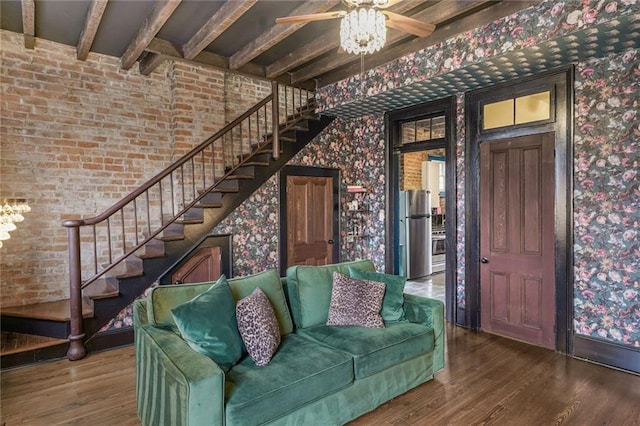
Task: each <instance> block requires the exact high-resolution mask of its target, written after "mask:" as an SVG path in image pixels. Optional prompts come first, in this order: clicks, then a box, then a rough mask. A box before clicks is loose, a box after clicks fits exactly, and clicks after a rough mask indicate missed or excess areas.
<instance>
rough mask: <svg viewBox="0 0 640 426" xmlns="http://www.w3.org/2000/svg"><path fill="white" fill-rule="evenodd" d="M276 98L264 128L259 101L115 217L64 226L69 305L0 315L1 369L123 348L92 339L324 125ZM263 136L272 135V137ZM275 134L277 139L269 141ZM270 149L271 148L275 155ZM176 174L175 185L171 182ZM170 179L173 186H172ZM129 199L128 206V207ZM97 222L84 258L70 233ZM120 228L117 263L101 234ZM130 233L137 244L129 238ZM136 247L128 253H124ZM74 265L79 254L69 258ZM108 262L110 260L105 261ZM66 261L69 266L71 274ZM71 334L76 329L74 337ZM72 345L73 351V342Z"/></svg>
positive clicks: (123, 335) (122, 337)
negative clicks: (217, 157)
mask: <svg viewBox="0 0 640 426" xmlns="http://www.w3.org/2000/svg"><path fill="white" fill-rule="evenodd" d="M289 89H291V88H289ZM291 90H292V93H293V90H297V89H291ZM274 93H276V94H278V87H277V86H276V85H274ZM284 94H285V95H284V99H285V102H286V100H287V88H285V91H284ZM279 97H280V98H283V96H282V91H280V96H279ZM274 98H275V99H276V100H275V102H274V101H273V99H274ZM277 98H278V97H277V96H273V94H272V96H271V102H272V103H275V105H271V108H270V111H271V114H272V116H275V117H276V118H275V119H274V122H273V125H272V127H271V128H270V129H269V128H267V127H268V126H266V124H265V123H266V122H267V118H268V116H269V111H268V110H267V108H268V106H267V103H268V102H265V100H263V101H261V102H260V103H258V104H257V105H256V106H254V107H253V108H252V109H250V110H249V111H247V112H246V113H245V114H243V116H241V117H239V118H238V119H236V120H235V121H234V122H232V123H230V125H228V126H227V127H226V128H225V129H223V130H221V131H220V132H218V133H217V134H216V135H214V136H212V138H210V139H208V140H207V141H205V142H204V143H203V144H201V145H200V146H199V147H197V148H196V149H194V150H193V151H192V152H190V153H189V154H187V155H186V156H185V157H183V158H182V159H180V160H178V161H177V162H176V163H174V165H172V166H170V167H169V168H167V170H171V171H170V172H169V173H168V172H167V170H165V171H164V172H162V173H161V174H159V175H157V176H156V177H155V178H154V179H152V180H150V181H149V182H147V183H146V184H145V185H143V187H141V189H139V190H136V191H134V192H133V193H132V194H133V195H132V194H130V195H129V196H128V197H125V199H123V200H121V202H119V203H118V204H116V206H115V208H112V210H113V212H115V213H113V212H110V214H109V215H106V214H104V213H103V214H102V215H100V216H97V217H96V218H97V219H101V221H99V220H97V219H96V220H93V219H95V218H92V219H88V220H84V221H74V226H69V225H70V223H68V222H69V221H68V222H65V226H67V227H68V229H69V234H70V270H71V273H70V275H71V276H70V281H71V285H70V287H71V290H70V291H71V296H72V297H71V299H70V300H61V301H56V302H47V303H40V304H37V305H30V306H18V307H13V308H11V307H10V308H3V309H2V343H3V349H2V351H1V352H0V355H1V358H0V359H1V363H2V368H9V367H14V366H18V365H23V364H25V363H33V362H37V361H41V360H45V359H52V358H60V357H63V356H64V355H65V353H66V354H67V357H68V358H70V359H74V358H75V359H78V358H80V357H82V356H84V354H83V353H81V354H80V356H78V353H77V352H76V350H75V349H74V344H75V345H78V344H79V345H82V348H83V349H84V348H85V347H86V349H87V350H99V349H104V348H106V347H113V346H120V345H122V344H128V343H131V342H132V339H133V332H132V329H131V327H125V328H123V329H119V330H116V331H109V332H100V333H99V330H100V329H101V328H102V327H103V326H104V325H105V324H107V323H108V322H109V321H110V320H111V319H112V318H114V317H115V316H116V315H117V314H118V313H119V312H120V311H121V310H122V309H123V308H125V307H126V306H128V305H130V304H131V303H132V302H133V300H135V299H136V298H137V297H139V296H140V295H141V294H142V293H143V292H144V291H145V290H146V289H147V288H149V287H150V286H151V285H152V284H154V282H156V281H157V279H158V277H159V276H161V275H162V274H163V273H165V272H166V271H167V270H168V269H169V268H170V267H171V266H172V265H174V264H175V263H176V262H178V261H179V260H181V259H182V258H183V257H184V254H185V253H188V252H189V251H190V250H191V249H192V248H193V247H195V246H196V245H197V243H198V242H199V241H200V240H201V239H202V237H203V236H205V235H207V234H208V233H210V232H211V231H212V230H213V228H214V227H215V226H216V225H218V224H219V223H220V222H221V221H222V220H223V219H224V218H226V217H227V216H228V215H229V214H230V213H231V212H232V211H233V210H234V209H236V208H237V207H238V206H239V205H240V204H241V203H242V202H243V201H244V200H246V199H247V198H248V197H249V196H250V195H251V194H252V193H253V192H254V191H255V190H257V189H258V188H259V187H260V186H261V185H262V184H263V183H265V182H266V181H267V180H268V179H269V178H270V177H271V176H273V175H274V174H275V173H276V172H277V171H278V170H279V169H280V168H282V167H283V166H284V165H285V164H286V163H287V162H288V161H289V160H290V159H291V158H292V157H293V156H294V155H295V154H296V153H297V152H299V151H300V150H301V149H302V148H303V147H304V146H306V145H307V144H308V143H309V142H310V141H311V140H313V138H315V137H316V136H317V135H318V134H319V133H320V132H321V131H322V130H323V129H324V128H325V127H326V126H328V125H329V123H330V122H331V121H332V120H333V117H328V116H318V115H316V114H315V111H314V110H315V104H314V102H313V99H312V98H311V99H308V98H305V99H302V98H301V97H300V98H299V99H298V102H297V104H296V101H295V98H294V101H293V102H292V105H291V106H286V107H285V108H282V104H281V102H282V101H281V100H280V101H278V100H277ZM291 98H293V95H291ZM267 99H268V98H267ZM279 102H280V103H279ZM279 110H284V111H285V113H284V119H279V117H278V116H279V115H281V114H282V112H279ZM256 111H258V112H257V116H254V115H253V114H255V113H256ZM260 111H263V113H264V120H261V117H262V116H261V115H260ZM251 117H254V118H256V120H255V125H254V129H252V127H251V123H252V121H251ZM269 118H271V117H269ZM247 120H248V121H247ZM247 123H248V126H247ZM276 123H277V124H276ZM263 125H264V127H265V128H266V129H265V131H263V132H262V133H261V132H260V131H258V132H255V127H256V126H260V127H262V126H263ZM238 129H239V130H238ZM243 129H245V130H244V131H245V135H244V136H242V132H243ZM273 129H276V132H274V131H273ZM238 132H239V133H240V135H241V136H240V140H241V142H240V144H238V142H237V141H236V142H235V143H234V144H233V145H231V148H229V147H228V146H227V147H225V146H224V145H222V150H223V152H224V150H226V152H224V153H225V155H226V158H231V161H230V162H227V161H225V163H224V171H223V173H222V174H221V176H220V177H218V176H205V172H206V171H207V163H205V162H203V163H202V165H200V164H198V163H195V162H194V161H193V158H203V159H205V156H206V154H207V153H208V151H207V150H209V149H210V148H211V152H212V154H211V157H214V155H213V147H214V145H215V144H218V143H219V142H218V141H219V140H220V139H223V140H224V139H225V137H226V138H228V136H226V135H229V134H231V135H232V136H233V135H234V134H238ZM247 133H248V134H249V137H248V136H247ZM253 133H255V135H254V134H253ZM275 134H277V136H275V137H274V135H275ZM238 145H239V146H238ZM274 146H275V147H277V148H276V149H275V150H274ZM274 154H275V155H274ZM185 158H190V160H187V161H185ZM189 161H191V163H189ZM176 165H177V166H176ZM185 165H186V168H187V169H191V170H192V171H193V179H192V181H190V182H188V185H192V187H193V188H192V189H193V191H191V192H192V194H193V197H192V198H193V199H188V198H185V193H186V192H189V191H184V192H183V193H182V194H181V195H179V196H178V198H180V197H181V199H180V200H179V201H181V204H182V205H184V207H183V208H182V209H177V212H175V214H174V212H173V211H171V210H169V209H163V203H164V204H170V205H171V206H172V207H173V206H174V205H175V204H176V200H175V197H176V195H175V194H174V191H177V192H179V190H177V189H175V188H178V189H179V188H180V185H182V189H183V190H184V187H185V181H188V180H189V179H187V178H185V174H184V173H185V172H184V170H185ZM200 166H202V173H201V174H202V178H203V181H204V182H205V184H204V185H201V187H197V185H196V184H195V181H196V180H197V178H196V172H195V170H196V168H197V167H200ZM180 170H181V173H182V175H181V176H180V175H179V174H178V173H180ZM176 171H177V172H176ZM211 171H212V172H213V174H214V175H215V174H216V172H215V167H212V168H211ZM176 174H177V176H178V177H179V178H180V177H181V178H180V179H176V177H175V175H176ZM168 176H170V177H171V179H172V180H171V183H172V184H173V185H172V186H171V188H170V189H171V191H170V192H171V197H172V199H171V200H170V202H166V201H165V200H163V199H162V194H163V193H166V192H167V191H168V190H167V188H166V185H165V188H162V181H161V180H162V179H167V177H168ZM158 177H160V178H158ZM178 181H181V182H178ZM158 182H160V192H159V193H160V194H161V195H160V198H159V202H157V204H158V205H159V214H158V221H159V224H158V225H157V226H156V227H155V229H154V227H153V226H151V224H150V223H149V224H147V225H144V226H139V217H140V216H144V214H142V215H141V214H140V212H139V210H140V207H139V206H138V205H137V204H141V203H142V201H140V199H141V198H143V197H145V194H146V200H147V206H146V213H145V214H146V217H147V218H148V222H151V221H152V219H151V217H152V214H150V211H151V208H150V203H149V200H150V199H151V198H152V195H150V191H152V190H153V185H157V184H158ZM209 182H211V183H209ZM163 191H164V192H163ZM132 200H133V201H132ZM136 200H138V201H137V204H136ZM132 202H133V206H134V209H133V210H134V214H133V216H134V218H133V221H134V222H135V235H134V237H132V236H130V235H126V232H125V231H126V229H127V228H129V227H131V226H132V225H131V222H132V220H129V222H126V220H127V219H125V212H126V209H127V208H129V209H130V206H131V205H132V204H131V203H132ZM158 205H156V206H154V207H156V210H158V208H157V207H158ZM127 206H129V207H127ZM143 210H144V209H143ZM105 216H106V217H107V219H106V222H107V224H106V229H108V231H109V234H108V241H107V242H106V243H105V242H104V241H101V240H99V238H98V237H96V239H95V240H94V241H93V242H91V243H90V245H89V249H87V247H86V241H84V240H85V239H86V233H85V234H82V238H83V239H82V242H80V241H81V240H80V238H78V240H77V241H75V242H74V240H73V238H72V237H73V236H74V234H75V233H76V232H77V233H78V234H79V233H80V232H81V230H80V226H78V227H75V224H76V223H77V222H82V225H85V224H86V223H91V225H90V226H87V227H88V228H90V229H91V228H92V227H93V229H92V232H93V235H94V236H99V235H100V233H101V232H102V233H104V230H103V229H102V228H98V230H96V226H98V225H96V223H101V222H104V219H103V217H105ZM114 217H115V219H114ZM120 217H121V218H122V219H121V220H120V223H117V222H118V220H119V218H120ZM109 218H111V219H109ZM114 222H116V223H114ZM115 225H117V226H115ZM120 227H121V229H122V231H123V233H122V235H120V236H119V237H116V238H115V239H114V240H118V241H120V242H121V244H122V246H123V250H122V252H123V255H122V256H119V257H117V256H116V255H115V254H114V253H112V252H115V251H116V250H115V248H114V247H115V246H116V243H114V242H113V241H112V237H111V234H112V233H113V228H117V229H120ZM138 228H144V230H142V231H141V230H140V229H138ZM138 234H142V235H141V236H139V235H138ZM89 235H91V232H89ZM78 237H79V235H78ZM132 239H133V240H132ZM127 240H132V241H133V242H132V243H131V245H130V246H129V247H127V244H126V241H127ZM122 241H124V243H122ZM136 242H137V244H133V243H136ZM82 244H85V246H81V247H74V245H82ZM91 244H92V245H93V246H92V247H93V252H94V253H98V252H99V248H98V247H99V246H100V244H102V246H103V247H104V246H105V244H106V246H107V248H108V257H110V258H111V259H110V260H111V262H104V263H99V265H98V264H97V263H98V261H99V256H98V255H95V254H94V255H93V256H91V255H89V256H86V252H90V251H91V250H90V249H91ZM80 251H81V252H82V253H83V255H84V257H85V258H83V259H75V257H74V253H77V252H80ZM79 257H80V253H78V258H79ZM114 257H115V259H113V258H114ZM86 258H88V259H86ZM74 262H78V263H79V264H78V265H75V267H74ZM92 263H93V264H94V265H92ZM92 267H93V268H94V269H95V271H96V273H94V274H93V276H90V277H89V279H85V276H86V275H87V270H89V275H90V274H91V271H90V269H91V268H92ZM74 268H77V269H76V273H74V272H73V271H74ZM74 275H77V276H80V277H81V278H80V279H81V282H79V283H77V284H79V287H81V288H82V290H81V293H80V295H79V296H78V297H76V298H75V300H74V297H73V296H74V283H73V281H74V279H73V277H74ZM76 278H78V277H76ZM76 290H77V289H76ZM79 302H80V303H79ZM74 304H78V305H81V308H80V306H78V307H77V309H74V308H73V305H74ZM80 310H81V312H82V318H83V320H82V321H76V322H75V326H74V320H73V316H74V311H75V312H80ZM79 322H80V324H79ZM74 327H75V328H76V329H75V330H74ZM78 327H79V328H80V330H81V332H80V333H78V330H77V329H78ZM70 340H71V342H72V344H71V347H70V345H69V343H70ZM74 340H75V343H74V342H73V341H74ZM20 341H23V342H29V341H31V342H32V346H33V347H32V348H31V349H29V348H25V350H18V349H17V348H16V345H17V343H16V342H20ZM5 343H6V347H5Z"/></svg>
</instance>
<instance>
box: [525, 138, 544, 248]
mask: <svg viewBox="0 0 640 426" xmlns="http://www.w3.org/2000/svg"><path fill="white" fill-rule="evenodd" d="M541 154H542V153H541V149H540V148H529V149H523V150H522V162H521V164H522V166H523V168H522V176H521V180H522V191H521V193H520V211H521V212H522V221H521V222H522V223H523V224H524V226H521V227H520V232H521V233H522V235H521V236H520V241H521V242H522V244H521V253H523V254H532V255H536V256H539V255H540V254H541V253H542V247H541V243H542V240H541V238H540V236H541V234H542V228H541V225H542V211H541V210H542V205H541V203H540V202H539V200H540V198H541V197H542V194H541V192H540V190H541V188H540V185H541V182H540V181H541V176H542V175H541V171H540V162H541V161H540V160H541Z"/></svg>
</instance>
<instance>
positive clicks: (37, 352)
mask: <svg viewBox="0 0 640 426" xmlns="http://www.w3.org/2000/svg"><path fill="white" fill-rule="evenodd" d="M68 349H69V343H61V344H59V345H54V346H48V347H46V348H39V349H31V350H27V351H24V352H17V353H13V354H9V355H3V356H2V357H0V363H1V365H0V368H2V369H3V370H4V369H8V368H16V367H22V366H26V365H31V364H35V363H38V362H43V361H51V360H54V359H62V358H65V357H66V356H67V350H68ZM3 424H4V423H3Z"/></svg>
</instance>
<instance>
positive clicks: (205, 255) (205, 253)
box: [171, 247, 221, 284]
mask: <svg viewBox="0 0 640 426" xmlns="http://www.w3.org/2000/svg"><path fill="white" fill-rule="evenodd" d="M220 274H221V256H220V247H203V248H201V249H200V250H198V251H197V252H196V253H194V255H193V256H191V258H190V259H189V260H188V261H187V262H186V263H185V264H184V265H182V266H181V267H180V268H179V269H178V270H177V271H176V272H174V273H173V275H171V282H173V283H175V282H180V283H182V284H187V283H201V282H207V281H215V280H217V279H218V278H220Z"/></svg>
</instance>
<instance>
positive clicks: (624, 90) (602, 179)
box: [574, 50, 640, 347]
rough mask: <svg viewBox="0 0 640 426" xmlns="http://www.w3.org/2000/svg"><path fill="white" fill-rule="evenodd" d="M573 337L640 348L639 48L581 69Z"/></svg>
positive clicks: (578, 76)
mask: <svg viewBox="0 0 640 426" xmlns="http://www.w3.org/2000/svg"><path fill="white" fill-rule="evenodd" d="M575 90H576V105H575V138H574V142H575V148H574V152H575V161H574V181H575V182H574V220H575V222H574V267H575V278H574V280H575V281H574V283H575V292H574V298H575V304H574V309H575V311H574V324H575V332H576V333H577V334H582V335H586V336H591V337H596V338H602V339H607V340H610V341H613V342H617V343H622V344H625V345H632V346H635V347H640V297H638V293H640V238H639V234H640V176H638V172H639V171H640V114H639V113H638V108H639V106H640V51H639V50H629V51H627V52H624V53H621V54H618V55H615V56H612V57H610V58H607V59H593V60H590V61H587V62H584V63H580V64H578V66H577V71H576V84H575Z"/></svg>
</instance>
